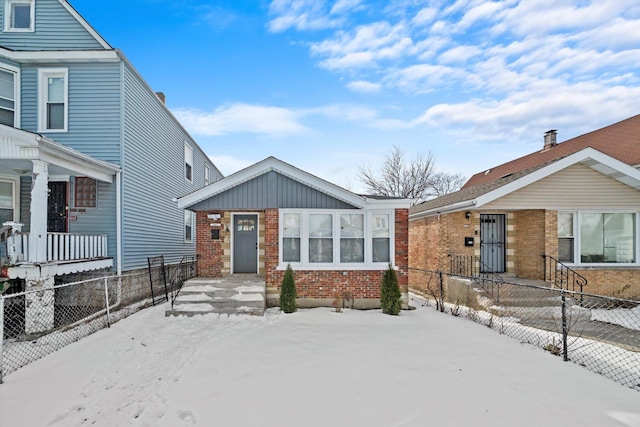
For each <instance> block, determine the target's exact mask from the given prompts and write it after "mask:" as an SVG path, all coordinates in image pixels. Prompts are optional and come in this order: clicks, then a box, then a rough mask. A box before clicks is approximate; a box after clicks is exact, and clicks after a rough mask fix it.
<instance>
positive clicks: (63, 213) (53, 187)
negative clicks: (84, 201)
mask: <svg viewBox="0 0 640 427" xmlns="http://www.w3.org/2000/svg"><path fill="white" fill-rule="evenodd" d="M67 206H68V205H67V183H66V182H57V181H54V182H49V199H48V201H47V231H48V232H50V233H66V232H67Z"/></svg>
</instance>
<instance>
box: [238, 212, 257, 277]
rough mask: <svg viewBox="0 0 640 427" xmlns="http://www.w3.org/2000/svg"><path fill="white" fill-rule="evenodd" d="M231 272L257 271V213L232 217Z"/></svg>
mask: <svg viewBox="0 0 640 427" xmlns="http://www.w3.org/2000/svg"><path fill="white" fill-rule="evenodd" d="M233 272H234V273H257V272H258V215H235V216H234V217H233Z"/></svg>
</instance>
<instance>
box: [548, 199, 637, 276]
mask: <svg viewBox="0 0 640 427" xmlns="http://www.w3.org/2000/svg"><path fill="white" fill-rule="evenodd" d="M558 213H570V214H573V259H574V260H575V261H574V262H563V264H565V265H567V266H573V267H597V268H603V267H606V268H616V267H636V266H640V253H639V252H638V251H639V250H640V232H639V229H638V225H640V212H639V211H634V210H620V209H607V208H603V209H585V210H559V211H558ZM604 213H628V214H635V234H636V235H635V242H634V243H635V248H634V255H635V258H636V260H635V262H582V254H581V253H580V243H581V239H582V236H581V235H580V227H581V225H582V216H581V214H604Z"/></svg>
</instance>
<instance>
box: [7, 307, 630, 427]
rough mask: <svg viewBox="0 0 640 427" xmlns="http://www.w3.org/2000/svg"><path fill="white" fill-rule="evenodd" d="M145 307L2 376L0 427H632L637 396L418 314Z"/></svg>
mask: <svg viewBox="0 0 640 427" xmlns="http://www.w3.org/2000/svg"><path fill="white" fill-rule="evenodd" d="M413 305H416V306H418V308H417V309H416V310H413V311H403V312H402V313H401V315H400V316H398V317H393V316H386V315H383V314H381V313H380V311H377V310H376V311H352V310H345V311H343V312H342V313H335V312H333V311H332V310H331V309H328V308H327V309H311V310H301V311H299V312H297V313H294V314H289V315H284V314H280V313H278V312H277V311H275V310H269V311H268V312H267V313H266V315H265V317H261V318H260V317H249V316H239V317H227V316H217V315H204V316H196V317H192V318H182V317H181V318H166V317H164V311H165V309H166V306H165V305H161V306H157V307H154V308H151V309H147V310H143V311H141V312H139V313H137V314H135V315H133V316H131V317H129V318H127V319H124V320H122V321H120V322H118V323H116V324H115V325H113V326H112V327H111V328H110V329H106V330H102V331H99V332H97V333H95V334H93V335H91V336H89V337H88V338H86V339H84V340H82V341H80V342H78V343H75V344H72V345H70V346H68V347H66V348H64V349H62V350H60V351H58V352H56V353H54V354H52V355H50V356H47V357H46V358H44V359H41V360H39V361H36V362H35V363H33V364H31V365H29V366H27V367H24V368H22V369H20V370H18V371H16V372H14V373H12V374H11V375H9V376H7V377H6V379H5V383H4V384H2V385H0V426H84V425H87V426H91V425H95V426H180V425H201V426H224V427H226V426H249V425H254V426H327V425H338V426H341V425H345V426H398V427H400V426H425V425H440V426H459V425H479V426H485V425H486V426H513V425H518V426H540V425H545V426H566V425H581V426H598V427H603V426H640V394H638V392H637V391H633V390H631V389H629V388H626V387H623V386H621V385H619V384H617V383H615V382H613V381H611V380H608V379H606V378H604V377H602V376H600V375H597V374H595V373H592V372H590V371H588V370H586V369H584V368H582V367H580V366H577V365H575V364H572V363H565V362H562V360H561V358H559V357H555V356H552V355H551V354H549V353H548V352H544V351H542V350H540V349H538V348H535V347H533V346H530V345H526V344H520V343H518V342H517V341H515V340H513V339H511V338H508V337H506V336H503V335H499V334H497V333H496V332H495V331H491V330H489V329H488V328H486V327H484V326H482V325H480V324H477V323H474V322H469V321H468V320H465V319H462V318H457V317H454V316H451V315H444V314H442V313H439V312H437V311H436V310H435V309H434V308H433V307H422V306H421V305H420V303H419V302H415V301H414V302H413Z"/></svg>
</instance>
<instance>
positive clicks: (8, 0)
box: [4, 0, 36, 33]
mask: <svg viewBox="0 0 640 427" xmlns="http://www.w3.org/2000/svg"><path fill="white" fill-rule="evenodd" d="M13 3H29V4H30V5H31V10H30V12H31V18H30V19H31V26H30V27H29V28H12V27H11V18H12V16H11V5H12V4H13ZM35 30H36V1H35V0H5V1H4V31H5V32H10V33H33V32H35Z"/></svg>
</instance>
